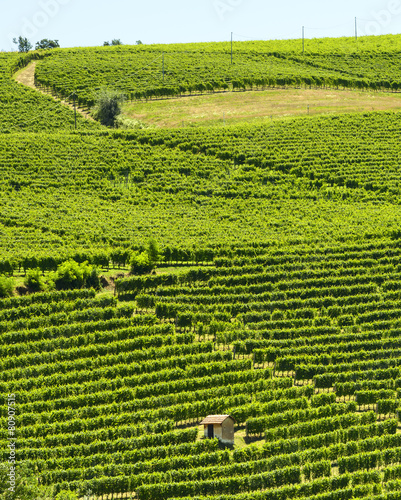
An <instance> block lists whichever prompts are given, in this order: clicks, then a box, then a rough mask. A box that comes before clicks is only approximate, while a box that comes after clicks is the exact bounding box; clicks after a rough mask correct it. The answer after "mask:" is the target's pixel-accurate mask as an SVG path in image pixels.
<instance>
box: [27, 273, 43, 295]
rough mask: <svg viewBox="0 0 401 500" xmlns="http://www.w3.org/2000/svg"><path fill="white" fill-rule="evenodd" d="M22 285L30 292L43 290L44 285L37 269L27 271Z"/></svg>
mask: <svg viewBox="0 0 401 500" xmlns="http://www.w3.org/2000/svg"><path fill="white" fill-rule="evenodd" d="M24 285H25V286H26V287H27V288H28V289H29V291H30V292H40V291H43V290H45V288H46V283H45V280H44V277H43V274H42V273H41V270H40V269H39V268H36V269H28V270H27V272H26V275H25V278H24Z"/></svg>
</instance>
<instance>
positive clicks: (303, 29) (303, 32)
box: [302, 26, 305, 54]
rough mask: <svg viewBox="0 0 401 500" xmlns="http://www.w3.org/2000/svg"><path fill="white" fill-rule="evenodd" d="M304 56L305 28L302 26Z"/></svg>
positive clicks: (303, 50)
mask: <svg viewBox="0 0 401 500" xmlns="http://www.w3.org/2000/svg"><path fill="white" fill-rule="evenodd" d="M302 54H305V26H302Z"/></svg>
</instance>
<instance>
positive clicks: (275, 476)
mask: <svg viewBox="0 0 401 500" xmlns="http://www.w3.org/2000/svg"><path fill="white" fill-rule="evenodd" d="M398 41H399V38H397V37H389V38H385V39H383V40H382V42H383V48H382V50H381V51H380V50H377V47H376V48H375V45H374V43H373V42H372V41H371V40H366V41H361V45H360V46H359V50H360V53H359V54H360V55H358V56H355V57H362V56H363V54H364V53H365V52H366V53H367V54H368V55H369V57H371V58H372V57H373V59H374V58H377V59H378V60H379V59H380V58H382V60H383V61H384V60H385V58H386V57H387V56H388V57H390V58H392V57H394V58H396V56H397V53H398V52H397V51H398ZM340 42H341V41H339V42H338V43H340ZM294 44H296V42H286V43H284V42H283V43H282V44H279V43H278V42H277V43H276V42H272V43H271V44H270V45H269V44H266V47H265V49H264V52H263V53H264V55H266V57H269V58H270V57H274V58H276V59H280V58H279V57H277V55H272V54H271V53H270V52H271V51H272V50H273V49H274V47H279V45H280V46H281V49H282V51H283V52H284V53H285V54H286V57H287V56H288V58H290V57H291V58H292V59H291V61H293V60H295V59H294V58H295V57H298V56H299V54H298V55H297V54H296V50H299V49H295V48H294V47H296V45H294ZM313 44H314V47H315V49H314V51H313V52H311V54H310V56H311V57H315V58H316V61H317V63H318V62H319V61H318V59H319V58H321V57H322V54H326V55H327V54H328V52H330V50H332V49H333V47H334V46H335V42H334V41H331V42H329V41H327V40H326V41H314V42H313ZM252 47H253V48H254V49H255V50H256V49H257V48H258V47H260V45H259V43H255V44H254V45H253V44H251V43H250V44H248V46H247V54H245V55H246V57H247V59H249V61H252V57H255V58H257V57H259V56H257V55H255V54H254V56H252V57H250V55H251V49H252ZM330 47H331V48H330ZM153 49H154V50H155V51H156V53H157V57H159V55H158V54H159V53H160V50H161V49H162V48H161V47H153ZM165 49H166V53H167V52H168V50H170V51H173V49H174V50H177V48H176V47H175V48H172V47H166V48H165ZM187 49H188V53H190V52H191V50H193V51H195V52H196V51H198V52H201V51H203V52H204V53H205V54H206V56H207V57H209V56H210V57H212V56H213V57H214V56H215V49H216V47H215V46H214V45H210V46H207V47H206V46H205V47H204V46H202V47H196V46H194V47H192V48H191V47H187ZM121 50H122V51H123V52H124V50H127V53H129V54H130V56H129V57H131V56H132V53H133V52H132V48H127V49H121ZM138 50H140V49H138ZM274 50H276V49H274ZM97 51H98V52H97ZM144 51H145V53H146V51H151V49H149V48H148V49H146V48H145V49H144ZM93 53H96V54H97V53H99V54H104V55H105V62H104V64H105V65H106V66H107V65H111V66H110V67H111V71H110V73H112V74H113V72H114V71H116V72H118V71H121V68H120V67H119V66H118V65H116V66H115V65H114V63H111V61H113V59H112V58H111V56H114V55H115V54H117V51H115V52H113V51H112V50H111V51H104V52H103V51H101V50H100V49H80V50H78V49H77V50H76V51H75V50H74V51H69V50H66V51H64V52H63V51H56V52H54V57H53V56H52V57H47V58H45V59H44V60H43V61H40V63H39V64H38V68H40V67H42V68H46V67H47V68H50V69H51V71H53V69H54V68H55V67H56V66H54V62H55V61H58V60H59V59H60V58H62V57H70V55H71V54H74V55H75V56H77V57H76V60H77V64H78V63H79V64H81V63H82V61H84V60H90V57H88V54H89V55H90V54H93ZM142 55H143V54H142ZM245 55H244V57H245ZM339 57H340V56H339ZM122 60H123V59H122ZM288 60H289V59H288ZM394 60H395V59H392V61H393V62H394ZM1 61H2V64H3V67H4V68H6V69H7V73H5V74H4V75H3V77H2V79H1V80H0V96H2V97H1V99H2V103H3V104H4V106H2V109H1V113H2V128H1V129H0V168H1V174H2V175H1V177H0V194H1V196H0V273H1V274H0V290H1V291H2V293H3V295H7V290H6V287H4V286H3V284H4V283H5V282H9V281H8V276H9V275H14V278H16V280H17V281H16V283H18V284H19V285H21V286H20V287H19V291H20V292H27V291H28V289H27V287H26V286H22V285H23V283H24V282H25V281H27V280H26V276H25V274H26V272H27V271H29V270H30V271H31V272H30V273H28V277H29V276H31V277H32V275H33V274H32V269H33V270H35V269H39V271H38V272H37V273H36V276H39V277H38V278H37V279H38V281H39V282H41V281H42V282H43V281H44V282H45V283H48V284H50V283H51V281H52V277H53V281H54V276H55V275H54V274H52V273H54V271H55V269H57V267H58V266H59V265H60V264H62V263H63V262H65V261H66V260H67V259H70V258H73V259H75V261H77V262H85V261H87V262H89V263H90V264H93V265H94V266H95V269H94V270H93V269H92V271H93V272H94V274H95V276H97V275H99V274H103V275H104V276H103V279H102V283H103V285H104V286H105V287H106V289H101V290H97V291H95V290H93V289H85V288H79V289H72V290H55V289H54V288H52V286H51V285H48V289H47V290H42V291H41V292H39V293H32V294H26V295H25V296H17V295H16V293H15V294H14V296H10V297H4V298H1V299H0V353H1V354H0V368H1V369H0V387H1V392H2V394H3V395H4V399H3V404H2V405H1V406H0V446H1V449H2V460H1V467H0V479H1V481H0V485H1V487H2V488H3V490H4V485H5V484H6V479H5V477H6V476H5V474H4V472H5V471H6V470H7V467H9V464H8V462H7V461H8V460H9V448H8V444H9V437H10V435H9V428H8V423H9V420H8V417H9V415H10V413H9V407H8V406H7V401H9V400H10V396H9V395H13V397H14V399H13V398H11V399H12V400H13V401H15V405H16V429H15V440H16V443H17V447H16V449H17V469H18V470H20V469H22V465H23V464H25V466H26V467H27V469H28V470H29V471H31V474H32V475H33V476H34V481H37V482H38V484H41V485H50V486H53V487H54V491H53V494H52V495H51V496H50V497H52V498H55V497H56V495H57V494H58V492H60V491H62V490H71V491H74V492H77V494H78V495H79V496H80V497H83V496H84V495H86V496H90V495H92V496H101V495H105V494H113V495H114V496H115V495H116V494H117V493H118V494H120V493H121V494H122V495H123V496H124V497H125V498H127V496H128V494H129V493H133V495H135V496H136V498H138V499H139V500H174V499H181V500H189V499H195V500H217V499H218V500H228V499H230V500H232V499H233V500H250V499H251V498H252V499H260V500H262V499H269V500H287V499H288V500H289V499H299V500H301V499H302V500H306V499H308V500H310V499H313V500H334V499H336V500H337V499H338V500H342V499H349V498H362V499H366V500H368V499H369V500H370V499H373V498H377V499H380V500H392V499H397V498H398V496H399V491H400V484H401V482H400V481H401V467H400V463H401V453H400V450H401V437H400V436H401V434H400V432H399V431H400V425H399V393H400V387H401V371H400V370H401V342H400V319H399V318H400V311H401V295H400V285H401V262H400V257H401V254H400V251H401V250H400V238H401V232H400V217H401V213H400V212H401V207H400V189H401V186H400V182H399V177H400V149H399V133H400V129H401V118H400V115H399V114H398V113H393V112H378V113H360V114H353V115H335V116H330V117H319V118H313V117H305V118H296V119H288V120H285V121H276V122H273V123H269V124H264V125H241V126H229V127H221V128H218V129H209V128H188V129H166V130H164V129H151V130H132V131H119V130H106V129H101V128H100V126H99V125H98V124H96V123H90V122H88V121H85V120H83V119H82V121H81V120H80V122H79V128H78V130H77V131H73V130H72V128H71V127H72V123H73V121H72V119H73V114H72V112H71V111H70V110H68V109H64V108H63V107H62V106H61V105H60V104H57V103H55V102H54V101H53V100H51V99H50V98H49V99H47V98H46V97H45V96H42V95H40V94H37V93H35V91H33V90H25V89H24V88H23V87H21V86H19V85H17V84H16V83H15V82H12V81H11V72H12V71H13V70H15V69H16V67H17V66H18V65H21V64H22V63H23V62H21V60H20V59H19V56H18V57H17V56H16V55H13V54H8V55H3V56H1ZM249 61H248V63H247V64H250V65H251V66H252V62H249ZM25 62H26V61H25ZM284 62H285V64H287V62H288V61H287V62H286V61H284ZM92 63H93V64H95V65H97V68H99V60H93V61H92ZM319 64H321V63H319ZM322 64H323V63H322ZM299 65H301V66H302V67H303V68H305V65H303V63H302V64H301V63H299ZM290 66H291V67H295V66H297V67H298V63H297V65H295V64H294V65H293V62H291V64H290ZM309 66H311V65H310V64H309ZM246 67H248V66H246V65H245V66H244V67H243V70H244V71H245V69H244V68H246ZM311 67H312V66H311ZM390 67H391V68H393V70H394V74H395V73H396V69H394V68H396V64H395V62H394V64H393V63H392V64H391V65H390ZM255 68H256V69H257V64H256V63H255ZM319 68H320V69H319V71H321V70H322V68H321V67H320V66H319ZM342 68H343V66H342ZM256 69H255V72H256ZM351 70H352V71H354V70H353V69H352V68H351V69H350V71H351ZM393 70H392V71H393ZM57 71H59V68H58V69H57ZM86 71H87V73H88V75H89V76H88V80H87V81H86V80H85V82H84V83H83V88H82V89H80V90H82V94H84V92H87V95H88V96H89V97H88V99H89V98H90V96H91V92H92V91H93V90H94V88H95V87H94V86H93V85H94V84H95V81H96V77H95V76H94V75H93V74H92V73H91V71H90V68H89V66H88V69H87V70H86ZM308 71H309V70H308ZM310 71H315V70H314V69H313V68H312V69H311V70H310ZM322 71H323V70H322ZM336 71H337V69H336ZM341 71H342V70H341ZM355 71H356V70H355ZM397 71H398V70H397ZM56 74H58V73H57V72H55V73H52V75H53V77H54V76H55V75H56ZM82 74H83V73H82ZM372 74H373V73H372ZM176 76H177V78H178V79H182V78H183V77H182V73H179V72H178V73H177V75H176ZM304 76H305V75H304ZM141 77H142V78H144V79H145V78H146V74H143V75H141ZM350 78H352V79H353V81H356V80H354V78H356V77H355V75H354V74H352V75H350ZM358 78H359V77H358ZM361 78H362V77H361ZM63 79H64V80H63ZM63 79H62V80H63V81H70V79H71V74H69V73H68V72H67V71H65V72H64V75H63ZM60 81H61V80H60ZM372 81H373V76H372ZM386 81H387V82H389V81H390V78H388V79H387V80H386ZM99 83H100V82H99ZM326 83H327V82H326ZM75 84H78V81H74V85H75ZM183 84H186V83H185V82H184V81H183ZM85 85H86V86H85ZM81 102H83V101H81ZM13 110H14V111H13ZM23 123H25V126H24V127H23V126H22V124H23ZM151 238H153V239H154V241H155V242H156V244H157V246H158V247H159V250H160V254H159V256H158V257H157V265H156V268H155V269H154V271H153V272H152V273H148V274H144V275H138V274H136V275H135V274H134V275H130V276H129V275H128V273H129V269H130V264H129V261H130V257H131V255H132V254H134V256H135V253H134V252H135V251H141V252H142V251H146V248H147V245H148V242H149V240H150V239H151ZM131 262H134V260H131ZM34 272H35V271H33V273H34ZM71 281H72V282H73V280H71ZM94 281H96V280H94ZM55 286H56V285H54V287H55ZM45 287H46V285H44V288H45ZM209 414H230V415H232V416H233V417H234V418H235V421H236V437H235V443H234V445H233V446H224V445H222V444H221V443H219V442H218V440H217V439H204V437H203V429H202V428H201V427H200V426H199V422H200V421H201V420H202V419H203V418H204V417H206V416H207V415H209ZM0 493H3V491H0ZM49 495H50V494H49ZM21 500H23V499H22V498H21ZM24 500H25V499H24ZM58 500H59V499H58ZM102 500H103V498H102Z"/></svg>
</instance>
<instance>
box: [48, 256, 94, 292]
mask: <svg viewBox="0 0 401 500" xmlns="http://www.w3.org/2000/svg"><path fill="white" fill-rule="evenodd" d="M95 273H96V270H95V268H94V267H93V266H90V265H89V264H88V262H87V261H85V262H82V263H81V264H79V263H78V262H75V261H74V260H72V259H70V260H68V261H66V262H63V263H62V264H60V266H59V267H58V268H57V271H56V272H55V273H54V284H55V287H56V289H57V290H69V289H73V288H83V287H85V286H88V283H91V282H93V281H94V274H95Z"/></svg>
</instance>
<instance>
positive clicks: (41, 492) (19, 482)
mask: <svg viewBox="0 0 401 500" xmlns="http://www.w3.org/2000/svg"><path fill="white" fill-rule="evenodd" d="M10 472H11V469H10V464H9V463H5V462H2V463H1V464H0V499H1V500H20V499H21V500H52V499H53V498H54V496H53V487H52V486H43V485H40V484H39V482H38V478H37V476H36V475H35V473H34V472H33V471H32V470H31V469H30V468H29V467H28V465H27V464H26V463H25V462H18V463H17V464H16V465H14V470H13V474H14V475H13V476H12V477H11V476H9V474H10ZM10 478H11V479H12V480H13V483H11V481H10ZM14 478H15V479H14ZM14 481H15V482H14Z"/></svg>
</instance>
